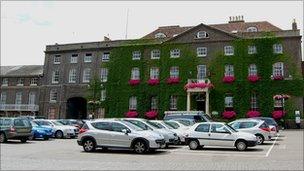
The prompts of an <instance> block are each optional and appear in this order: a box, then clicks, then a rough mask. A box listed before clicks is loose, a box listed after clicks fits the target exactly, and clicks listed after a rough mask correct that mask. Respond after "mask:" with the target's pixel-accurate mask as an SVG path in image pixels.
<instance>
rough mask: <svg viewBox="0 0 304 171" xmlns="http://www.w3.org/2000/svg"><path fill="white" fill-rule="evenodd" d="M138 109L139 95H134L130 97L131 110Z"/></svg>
mask: <svg viewBox="0 0 304 171" xmlns="http://www.w3.org/2000/svg"><path fill="white" fill-rule="evenodd" d="M136 109H137V97H136V96H132V97H130V98H129V110H136Z"/></svg>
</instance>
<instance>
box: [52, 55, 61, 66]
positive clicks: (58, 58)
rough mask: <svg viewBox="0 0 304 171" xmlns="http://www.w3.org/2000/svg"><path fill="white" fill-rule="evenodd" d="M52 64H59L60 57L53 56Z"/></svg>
mask: <svg viewBox="0 0 304 171" xmlns="http://www.w3.org/2000/svg"><path fill="white" fill-rule="evenodd" d="M53 60H54V61H53V63H54V64H60V62H61V55H54V59H53Z"/></svg>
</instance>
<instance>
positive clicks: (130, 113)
mask: <svg viewBox="0 0 304 171" xmlns="http://www.w3.org/2000/svg"><path fill="white" fill-rule="evenodd" d="M125 115H126V117H127V118H136V117H137V116H138V113H137V112H136V111H134V110H129V111H128V112H127V113H125Z"/></svg>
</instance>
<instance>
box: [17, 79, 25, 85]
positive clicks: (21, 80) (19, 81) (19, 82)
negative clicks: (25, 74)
mask: <svg viewBox="0 0 304 171" xmlns="http://www.w3.org/2000/svg"><path fill="white" fill-rule="evenodd" d="M23 85H24V78H18V80H17V86H23Z"/></svg>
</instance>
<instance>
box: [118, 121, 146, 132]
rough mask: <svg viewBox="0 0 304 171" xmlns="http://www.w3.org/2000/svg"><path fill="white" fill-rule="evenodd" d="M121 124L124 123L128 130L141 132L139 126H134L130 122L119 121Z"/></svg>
mask: <svg viewBox="0 0 304 171" xmlns="http://www.w3.org/2000/svg"><path fill="white" fill-rule="evenodd" d="M121 122H122V123H124V124H125V125H127V126H128V127H129V128H131V129H132V130H135V131H143V129H142V128H140V127H139V126H136V125H135V124H131V123H130V122H126V121H121Z"/></svg>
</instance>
